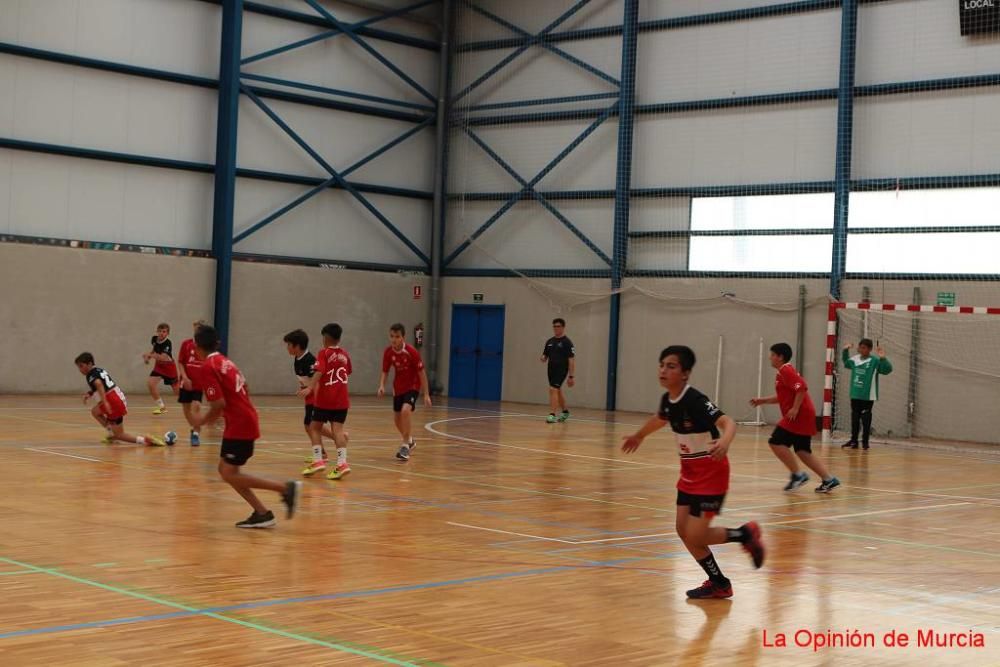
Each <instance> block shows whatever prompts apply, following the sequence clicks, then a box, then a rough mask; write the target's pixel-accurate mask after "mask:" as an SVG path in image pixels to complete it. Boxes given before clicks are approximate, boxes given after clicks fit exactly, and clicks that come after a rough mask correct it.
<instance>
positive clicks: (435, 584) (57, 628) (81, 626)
mask: <svg viewBox="0 0 1000 667" xmlns="http://www.w3.org/2000/svg"><path fill="white" fill-rule="evenodd" d="M575 569H577V567H576V566H572V565H559V566H554V567H546V568H538V569H534V570H521V571H519V572H505V573H501V574H487V575H482V576H478V577H465V578H462V579H448V580H444V581H431V582H426V583H422V584H408V585H405V586H391V587H388V588H376V589H370V590H360V591H347V592H344V593H326V594H322V595H307V596H303V597H297V598H280V599H277V600H258V601H254V602H243V603H240V604H234V605H224V606H219V607H206V608H205V609H195V610H191V611H174V612H168V613H163V614H149V615H145V616H128V617H124V618H113V619H108V620H103V621H91V622H89V623H71V624H68V625H51V626H46V627H41V628H32V629H29V630H15V631H13V632H4V633H0V639H9V638H11V637H25V636H32V635H42V634H51V633H55V632H68V631H73V630H86V629H90V628H103V627H112V626H116V625H127V624H130V623H143V622H146V621H162V620H171V619H176V618H190V617H192V616H204V615H209V614H222V613H227V612H234V611H245V610H248V609H261V608H265V607H274V606H278V605H285V604H297V603H301V602H321V601H324V600H343V599H348V598H364V597H371V596H375V595H385V594H389V593H406V592H411V591H422V590H431V589H435V588H445V587H448V586H461V585H463V584H471V583H479V582H485V581H501V580H504V579H516V578H518V577H532V576H538V575H543V574H552V573H555V572H566V571H570V570H575Z"/></svg>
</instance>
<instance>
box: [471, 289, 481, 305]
mask: <svg viewBox="0 0 1000 667" xmlns="http://www.w3.org/2000/svg"><path fill="white" fill-rule="evenodd" d="M482 302H483V295H482V294H481V293H479V292H476V293H474V294H473V295H472V303H482Z"/></svg>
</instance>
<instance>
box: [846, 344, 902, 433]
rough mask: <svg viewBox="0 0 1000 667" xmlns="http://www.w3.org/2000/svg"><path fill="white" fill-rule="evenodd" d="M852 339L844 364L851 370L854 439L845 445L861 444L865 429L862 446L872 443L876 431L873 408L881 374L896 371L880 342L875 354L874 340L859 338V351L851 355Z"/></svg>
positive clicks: (852, 431) (852, 429) (852, 430)
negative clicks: (872, 436)
mask: <svg viewBox="0 0 1000 667" xmlns="http://www.w3.org/2000/svg"><path fill="white" fill-rule="evenodd" d="M851 347H853V346H852V345H851V344H850V343H848V344H847V345H845V346H844V351H843V354H842V355H841V356H842V359H843V362H844V368H849V369H850V370H851V439H850V440H848V441H847V442H845V443H844V444H843V445H841V447H842V448H844V449H848V448H850V449H857V448H858V431H859V430H860V427H864V430H863V431H862V432H861V446H862V447H863V448H864V449H868V447H869V438H871V434H872V408H874V407H875V401H877V400H878V376H879V375H888V374H889V373H891V372H892V364H891V363H889V360H888V359H886V357H885V350H883V349H882V347H881V346H879V348H878V350H876V355H877V356H875V357H873V356H871V354H872V347H873V345H872V341H871V339H869V338H862V339H861V340H860V341H858V353H857V354H856V355H854V356H853V357H852V356H851V353H850V349H851Z"/></svg>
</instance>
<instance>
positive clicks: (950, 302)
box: [937, 292, 955, 306]
mask: <svg viewBox="0 0 1000 667" xmlns="http://www.w3.org/2000/svg"><path fill="white" fill-rule="evenodd" d="M937 305H939V306H954V305H955V293H954V292H938V293H937Z"/></svg>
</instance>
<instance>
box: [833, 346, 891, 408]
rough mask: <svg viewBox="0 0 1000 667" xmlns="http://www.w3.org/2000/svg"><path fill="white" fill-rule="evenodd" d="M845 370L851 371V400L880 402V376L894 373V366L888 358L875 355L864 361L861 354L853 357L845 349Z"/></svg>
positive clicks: (843, 355)
mask: <svg viewBox="0 0 1000 667" xmlns="http://www.w3.org/2000/svg"><path fill="white" fill-rule="evenodd" d="M841 356H842V357H843V360H844V368H849V369H851V398H852V399H857V400H861V401H877V400H878V376H879V375H888V374H889V373H891V372H892V364H891V363H889V359H888V358H886V357H879V356H876V355H874V354H871V355H868V357H867V358H866V359H862V358H861V355H860V354H856V355H854V356H853V357H852V356H851V355H850V353H849V352H848V351H847V350H846V349H845V350H844V353H843V354H842V355H841Z"/></svg>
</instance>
